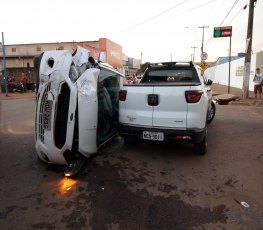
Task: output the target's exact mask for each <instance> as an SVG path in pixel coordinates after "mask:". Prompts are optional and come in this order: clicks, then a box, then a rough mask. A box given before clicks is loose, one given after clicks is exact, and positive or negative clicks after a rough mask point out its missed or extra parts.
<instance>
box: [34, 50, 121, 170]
mask: <svg viewBox="0 0 263 230" xmlns="http://www.w3.org/2000/svg"><path fill="white" fill-rule="evenodd" d="M123 79H124V76H123V75H122V74H121V73H119V72H118V71H116V70H115V69H113V68H111V67H110V66H109V65H106V64H103V63H97V62H95V61H94V59H93V58H92V57H91V56H90V55H89V52H88V51H87V50H86V49H83V48H81V47H78V48H77V49H76V51H75V52H74V53H73V54H71V53H70V52H69V51H66V50H56V51H46V52H44V53H43V56H42V58H41V62H40V69H39V88H38V91H37V106H36V117H35V140H36V142H35V145H36V150H37V154H38V156H39V158H40V159H41V160H42V161H45V162H47V163H55V164H62V165H68V166H71V167H73V168H74V167H75V166H74V164H79V163H78V162H83V156H85V157H90V156H91V155H92V154H94V153H96V152H97V150H98V148H99V147H100V146H101V145H102V144H104V143H105V142H107V141H108V140H110V139H111V138H112V137H113V136H114V135H115V134H116V133H117V131H118V109H119V108H118V93H119V89H120V86H122V84H123Z"/></svg>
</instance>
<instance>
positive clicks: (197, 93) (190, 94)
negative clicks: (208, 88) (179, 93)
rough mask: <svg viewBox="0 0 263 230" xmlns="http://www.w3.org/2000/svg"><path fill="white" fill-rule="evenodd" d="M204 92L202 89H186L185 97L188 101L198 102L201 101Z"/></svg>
mask: <svg viewBox="0 0 263 230" xmlns="http://www.w3.org/2000/svg"><path fill="white" fill-rule="evenodd" d="M203 93H204V92H203V91H201V90H192V91H185V99H186V101H187V103H197V102H199V101H200V99H201V97H202V94H203Z"/></svg>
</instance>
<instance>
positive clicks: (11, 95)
mask: <svg viewBox="0 0 263 230" xmlns="http://www.w3.org/2000/svg"><path fill="white" fill-rule="evenodd" d="M35 97H36V92H33V91H31V90H28V91H27V92H26V93H18V92H16V93H8V96H6V95H5V93H2V92H1V93H0V100H14V99H16V100H17V99H25V98H35Z"/></svg>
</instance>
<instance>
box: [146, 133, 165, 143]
mask: <svg viewBox="0 0 263 230" xmlns="http://www.w3.org/2000/svg"><path fill="white" fill-rule="evenodd" d="M142 138H143V139H144V140H154V141H163V140H164V135H163V133H160V132H149V131H143V133H142Z"/></svg>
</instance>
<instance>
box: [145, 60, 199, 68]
mask: <svg viewBox="0 0 263 230" xmlns="http://www.w3.org/2000/svg"><path fill="white" fill-rule="evenodd" d="M178 64H189V65H190V66H194V63H193V62H192V61H188V62H187V61H178V62H157V63H149V64H148V67H156V66H175V65H178Z"/></svg>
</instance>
